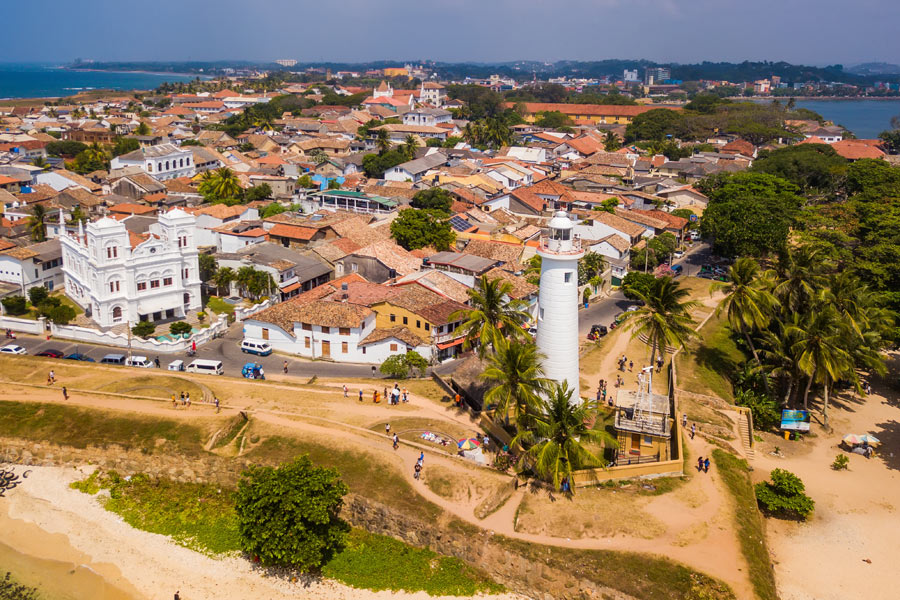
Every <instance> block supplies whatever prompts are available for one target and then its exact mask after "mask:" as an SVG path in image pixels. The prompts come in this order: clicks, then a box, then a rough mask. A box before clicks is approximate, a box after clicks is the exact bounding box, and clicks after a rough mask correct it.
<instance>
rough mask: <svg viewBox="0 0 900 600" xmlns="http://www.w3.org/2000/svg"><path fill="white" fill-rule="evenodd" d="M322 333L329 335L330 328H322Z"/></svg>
mask: <svg viewBox="0 0 900 600" xmlns="http://www.w3.org/2000/svg"><path fill="white" fill-rule="evenodd" d="M322 333H331V327H325V326H324V325H323V326H322Z"/></svg>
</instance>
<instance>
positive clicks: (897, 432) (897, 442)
mask: <svg viewBox="0 0 900 600" xmlns="http://www.w3.org/2000/svg"><path fill="white" fill-rule="evenodd" d="M872 433H873V434H874V435H875V437H877V438H878V439H879V440H881V445H880V446H879V447H878V452H877V454H876V457H877V458H879V459H881V460H882V461H884V464H885V466H887V468H888V469H891V470H894V471H900V423H898V422H897V421H886V422H884V423H876V424H875V429H874V431H873V432H872Z"/></svg>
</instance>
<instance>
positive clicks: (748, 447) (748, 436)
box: [737, 412, 756, 460]
mask: <svg viewBox="0 0 900 600" xmlns="http://www.w3.org/2000/svg"><path fill="white" fill-rule="evenodd" d="M737 426H738V438H739V439H740V440H741V448H742V449H743V451H744V456H746V457H747V460H753V459H754V458H756V451H755V450H754V449H753V432H752V431H750V422H749V420H748V419H747V415H746V414H744V413H742V412H741V413H738V423H737Z"/></svg>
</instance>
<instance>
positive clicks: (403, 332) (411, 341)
mask: <svg viewBox="0 0 900 600" xmlns="http://www.w3.org/2000/svg"><path fill="white" fill-rule="evenodd" d="M391 338H394V339H396V340H400V341H401V342H403V343H404V344H408V345H410V346H421V345H422V338H420V337H419V336H417V335H416V334H415V333H413V332H412V331H410V330H409V329H407V328H406V327H391V328H386V329H376V330H374V331H373V332H372V333H370V334H369V335H367V336H366V337H365V338H363V339H362V341H360V342H359V345H360V346H368V345H370V344H375V343H377V342H381V341H384V340H389V339H391Z"/></svg>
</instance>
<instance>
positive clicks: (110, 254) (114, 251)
mask: <svg viewBox="0 0 900 600" xmlns="http://www.w3.org/2000/svg"><path fill="white" fill-rule="evenodd" d="M118 256H119V248H118V246H110V247H109V248H107V249H106V258H118Z"/></svg>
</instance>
